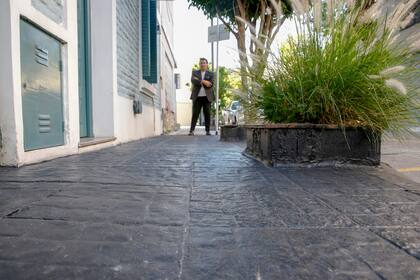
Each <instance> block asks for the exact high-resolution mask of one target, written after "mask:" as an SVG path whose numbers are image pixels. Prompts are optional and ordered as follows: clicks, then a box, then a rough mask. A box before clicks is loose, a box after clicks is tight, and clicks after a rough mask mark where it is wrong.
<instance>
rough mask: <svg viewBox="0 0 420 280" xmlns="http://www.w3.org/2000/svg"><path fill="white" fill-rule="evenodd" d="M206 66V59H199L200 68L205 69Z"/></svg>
mask: <svg viewBox="0 0 420 280" xmlns="http://www.w3.org/2000/svg"><path fill="white" fill-rule="evenodd" d="M207 67H208V64H207V61H206V60H204V59H202V60H200V70H201V71H207Z"/></svg>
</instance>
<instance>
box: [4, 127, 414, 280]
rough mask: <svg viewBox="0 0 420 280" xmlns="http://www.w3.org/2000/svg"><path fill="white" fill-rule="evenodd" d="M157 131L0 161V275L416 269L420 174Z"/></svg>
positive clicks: (279, 275) (224, 275)
mask: <svg viewBox="0 0 420 280" xmlns="http://www.w3.org/2000/svg"><path fill="white" fill-rule="evenodd" d="M243 148H244V147H243V146H241V145H238V144H235V143H221V142H219V141H218V140H217V137H215V136H213V137H206V136H195V137H188V136H180V135H178V136H163V137H157V138H153V139H147V140H142V141H138V142H133V143H129V144H124V145H121V146H117V147H113V148H109V149H106V150H102V151H98V152H92V153H88V154H82V155H77V156H71V157H67V158H61V159H57V160H53V161H49V162H45V163H41V164H37V165H31V166H26V167H23V168H20V169H13V168H0V215H1V219H0V279H31V280H35V279H194V280H196V279H206V280H208V279H420V186H419V184H417V183H414V182H411V181H408V180H406V179H403V178H402V177H400V176H399V175H398V174H397V173H396V172H393V171H392V170H390V169H387V168H386V167H385V168H338V169H333V168H307V169H305V168H302V169H288V168H283V169H273V168H268V167H265V166H264V165H262V164H260V163H258V162H255V161H253V160H251V159H249V158H247V157H244V156H243V155H242V154H241V152H242V151H243Z"/></svg>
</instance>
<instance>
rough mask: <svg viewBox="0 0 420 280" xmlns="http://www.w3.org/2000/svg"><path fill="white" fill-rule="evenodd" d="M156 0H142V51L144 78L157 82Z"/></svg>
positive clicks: (150, 81)
mask: <svg viewBox="0 0 420 280" xmlns="http://www.w3.org/2000/svg"><path fill="white" fill-rule="evenodd" d="M156 8H157V7H156V0H141V52H142V56H141V57H142V72H143V79H144V80H146V81H148V82H149V83H152V84H154V83H157V76H158V75H157V70H158V69H157V18H156V17H157V16H156Z"/></svg>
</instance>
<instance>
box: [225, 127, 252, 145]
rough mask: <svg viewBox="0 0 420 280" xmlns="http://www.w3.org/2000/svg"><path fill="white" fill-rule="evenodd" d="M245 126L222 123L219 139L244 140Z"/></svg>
mask: <svg viewBox="0 0 420 280" xmlns="http://www.w3.org/2000/svg"><path fill="white" fill-rule="evenodd" d="M245 136H246V133H245V128H244V127H243V126H238V125H224V126H221V127H220V141H231V142H236V141H245V139H246V137H245Z"/></svg>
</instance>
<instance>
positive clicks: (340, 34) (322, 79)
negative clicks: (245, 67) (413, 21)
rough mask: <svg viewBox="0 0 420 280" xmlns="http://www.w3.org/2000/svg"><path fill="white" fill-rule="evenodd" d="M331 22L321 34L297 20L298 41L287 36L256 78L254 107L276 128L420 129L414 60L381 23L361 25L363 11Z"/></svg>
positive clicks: (252, 107)
mask: <svg viewBox="0 0 420 280" xmlns="http://www.w3.org/2000/svg"><path fill="white" fill-rule="evenodd" d="M306 16H307V17H312V15H306ZM302 22H305V23H302ZM328 25H329V28H327V29H326V30H322V31H319V30H317V29H316V28H315V27H314V25H313V24H312V23H311V22H310V21H308V20H307V21H299V22H297V24H296V27H297V30H298V35H297V37H296V38H289V39H288V41H287V43H286V44H285V45H283V46H282V47H281V49H280V55H279V56H275V57H273V58H272V59H271V62H272V63H269V65H267V69H266V75H265V77H264V79H260V80H257V81H256V84H255V86H256V91H255V93H256V95H253V96H252V99H251V100H252V102H251V105H252V106H251V108H250V109H251V110H254V112H255V111H260V112H261V111H262V112H263V115H264V118H265V120H266V121H268V122H273V123H290V122H293V123H294V122H298V123H321V124H339V125H341V126H343V127H345V126H356V127H364V128H369V129H372V130H374V131H380V132H383V131H385V130H389V131H391V132H395V133H396V134H399V133H401V132H408V131H409V130H408V127H409V126H413V125H419V123H418V120H417V119H416V117H418V112H419V111H418V110H419V102H418V100H419V99H418V91H416V90H413V89H414V88H415V84H413V83H412V82H411V83H410V82H409V81H410V80H411V81H413V80H415V79H407V77H409V76H411V77H413V76H414V75H417V77H418V74H419V70H418V69H416V68H415V67H413V66H412V65H407V64H406V63H407V61H408V60H407V59H409V58H410V55H409V54H408V53H406V52H405V51H403V50H402V48H397V47H395V46H394V47H392V46H391V44H390V38H389V34H388V32H387V31H386V30H382V28H381V27H380V26H378V24H377V23H376V22H371V23H360V18H359V11H358V10H357V9H356V10H353V11H348V12H347V13H339V14H337V15H335V18H333V21H332V22H329V23H328ZM403 64H406V66H407V67H405V68H404V67H402V66H399V65H403ZM402 69H404V70H403V71H399V70H402ZM396 72H399V73H396ZM251 76H252V75H251ZM393 77H398V78H401V79H400V80H405V81H406V83H405V85H403V84H402V83H401V82H399V81H398V80H396V79H394V78H393Z"/></svg>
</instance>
